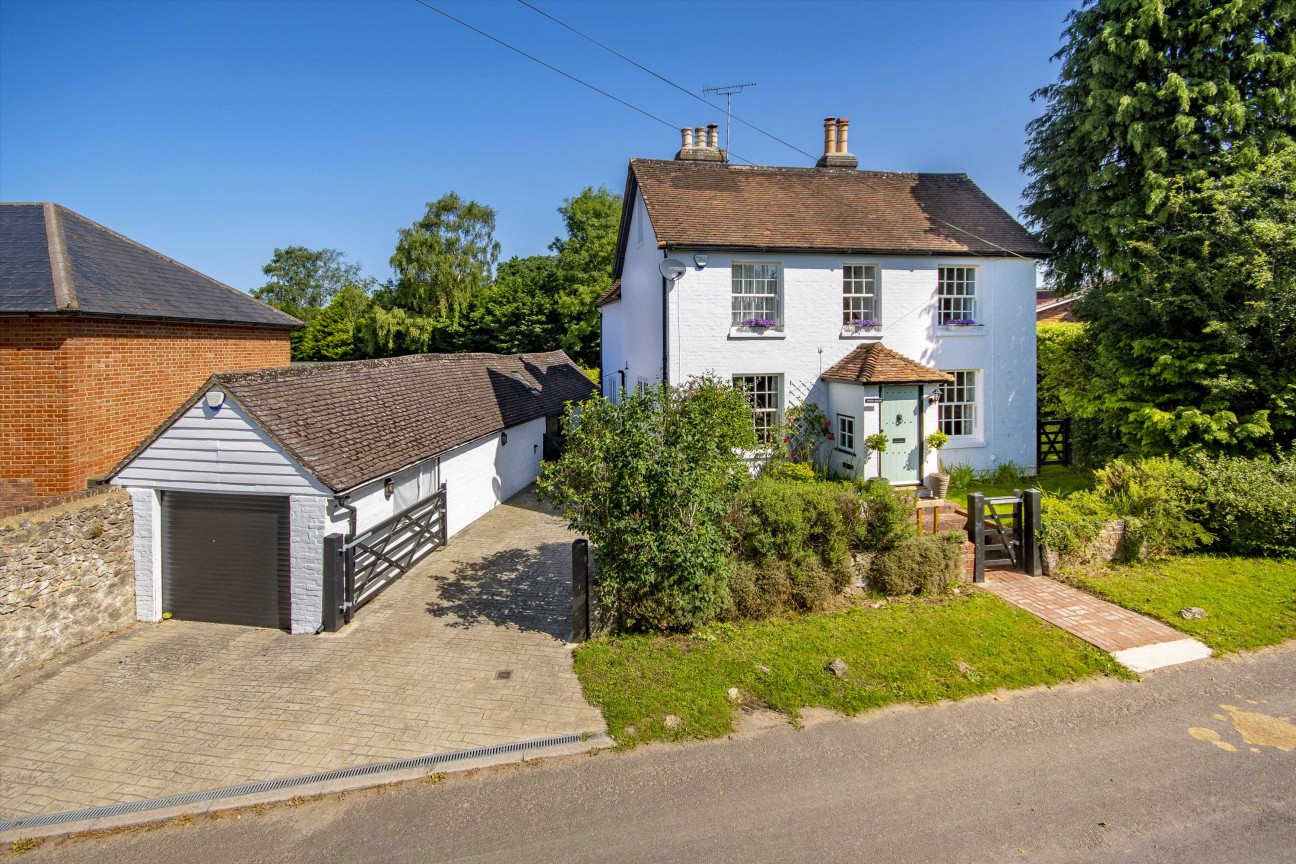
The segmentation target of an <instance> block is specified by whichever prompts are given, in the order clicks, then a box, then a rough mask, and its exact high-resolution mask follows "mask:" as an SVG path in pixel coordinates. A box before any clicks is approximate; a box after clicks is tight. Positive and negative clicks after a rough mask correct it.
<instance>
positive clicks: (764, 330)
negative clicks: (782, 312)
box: [729, 318, 783, 339]
mask: <svg viewBox="0 0 1296 864" xmlns="http://www.w3.org/2000/svg"><path fill="white" fill-rule="evenodd" d="M729 335H730V336H737V337H739V338H742V337H765V338H773V339H782V338H783V328H782V326H780V325H779V323H778V322H777V321H775V320H774V319H773V318H743V319H742V320H740V321H738V322H736V323H735V324H734V325H733V327H732V328H730V330H729Z"/></svg>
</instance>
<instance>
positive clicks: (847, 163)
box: [815, 117, 859, 168]
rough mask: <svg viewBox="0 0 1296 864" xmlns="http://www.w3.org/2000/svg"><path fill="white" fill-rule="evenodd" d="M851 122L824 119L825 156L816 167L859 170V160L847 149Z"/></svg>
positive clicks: (844, 119) (821, 157) (835, 118)
mask: <svg viewBox="0 0 1296 864" xmlns="http://www.w3.org/2000/svg"><path fill="white" fill-rule="evenodd" d="M849 132H850V121H849V120H847V119H846V118H845V117H825V118H824V154H823V155H822V156H820V157H819V161H818V162H816V163H815V165H816V166H817V167H819V168H858V167H859V160H858V159H856V158H855V157H854V156H852V155H851V153H850V150H848V149H847V143H846V139H847V137H848V135H849Z"/></svg>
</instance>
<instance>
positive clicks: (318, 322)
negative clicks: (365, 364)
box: [293, 285, 373, 360]
mask: <svg viewBox="0 0 1296 864" xmlns="http://www.w3.org/2000/svg"><path fill="white" fill-rule="evenodd" d="M372 303H373V301H372V300H370V299H369V295H368V294H366V293H365V292H364V291H363V290H362V289H360V288H359V287H357V286H356V285H345V286H343V288H342V290H341V291H339V292H338V293H337V294H336V295H334V297H333V300H332V302H331V303H329V305H327V306H325V307H324V308H323V309H321V310H320V311H319V313H318V314H316V315H315V317H314V318H312V319H311V322H310V324H307V325H306V329H305V330H303V331H302V334H301V338H300V340H299V342H298V345H297V346H296V350H295V351H294V352H293V359H294V360H359V359H361V358H362V357H363V356H364V351H363V346H362V344H361V343H360V341H359V339H358V336H359V334H358V333H357V328H358V327H359V324H360V322H361V320H362V319H363V318H364V316H365V314H366V313H367V312H368V311H369V308H370V306H371V305H372Z"/></svg>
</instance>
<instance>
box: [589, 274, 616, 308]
mask: <svg viewBox="0 0 1296 864" xmlns="http://www.w3.org/2000/svg"><path fill="white" fill-rule="evenodd" d="M620 299H621V280H620V279H618V280H616V281H615V282H613V283H612V287H611V288H609V289H608V290H606V291H604V292H603V293H602V294H601V295H599V298H598V299H597V300H595V301H594V305H595V306H606V305H607V304H609V303H614V302H616V301H617V300H620Z"/></svg>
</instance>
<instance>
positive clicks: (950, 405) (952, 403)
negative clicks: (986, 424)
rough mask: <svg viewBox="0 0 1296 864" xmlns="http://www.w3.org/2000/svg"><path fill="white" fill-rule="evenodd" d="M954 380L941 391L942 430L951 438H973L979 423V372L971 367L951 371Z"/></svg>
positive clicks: (943, 385)
mask: <svg viewBox="0 0 1296 864" xmlns="http://www.w3.org/2000/svg"><path fill="white" fill-rule="evenodd" d="M949 374H951V375H953V376H954V380H953V382H951V383H949V384H942V385H941V391H940V409H939V412H940V430H941V431H942V432H944V433H945V434H946V435H948V436H950V437H951V438H973V437H975V436H976V424H977V416H976V415H977V399H976V397H977V373H976V372H975V371H974V370H971V369H964V370H959V371H954V372H950V373H949Z"/></svg>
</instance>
